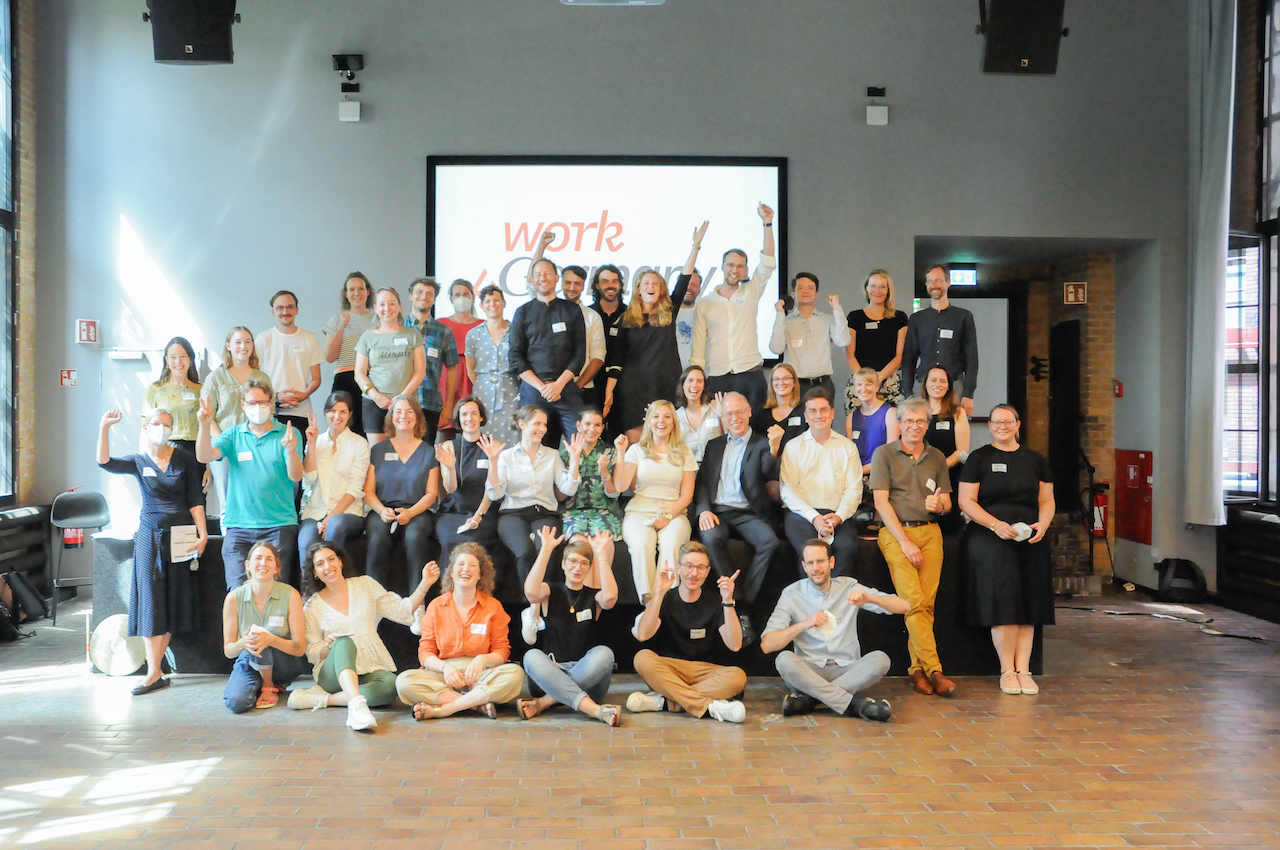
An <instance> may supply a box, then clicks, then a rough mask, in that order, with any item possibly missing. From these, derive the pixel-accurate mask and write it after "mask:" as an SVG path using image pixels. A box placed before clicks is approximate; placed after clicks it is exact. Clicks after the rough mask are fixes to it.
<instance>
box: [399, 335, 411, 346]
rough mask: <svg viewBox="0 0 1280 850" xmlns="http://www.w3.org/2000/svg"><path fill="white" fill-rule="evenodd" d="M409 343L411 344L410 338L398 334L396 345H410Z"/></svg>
mask: <svg viewBox="0 0 1280 850" xmlns="http://www.w3.org/2000/svg"><path fill="white" fill-rule="evenodd" d="M408 344H409V340H408V339H406V338H404V337H402V336H398V337H396V345H408Z"/></svg>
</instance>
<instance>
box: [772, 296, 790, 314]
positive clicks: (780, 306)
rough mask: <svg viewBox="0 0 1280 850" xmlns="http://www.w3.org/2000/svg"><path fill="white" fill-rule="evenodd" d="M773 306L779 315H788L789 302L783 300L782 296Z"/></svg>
mask: <svg viewBox="0 0 1280 850" xmlns="http://www.w3.org/2000/svg"><path fill="white" fill-rule="evenodd" d="M773 307H774V309H775V310H777V311H778V315H779V316H785V315H787V302H785V301H783V300H782V299H781V298H779V299H778V303H777V304H774V305H773Z"/></svg>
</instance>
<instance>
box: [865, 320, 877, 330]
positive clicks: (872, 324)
mask: <svg viewBox="0 0 1280 850" xmlns="http://www.w3.org/2000/svg"><path fill="white" fill-rule="evenodd" d="M879 327H880V323H879V322H867V330H869V331H874V330H876V329H877V328H879Z"/></svg>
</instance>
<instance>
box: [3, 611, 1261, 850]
mask: <svg viewBox="0 0 1280 850" xmlns="http://www.w3.org/2000/svg"><path fill="white" fill-rule="evenodd" d="M1069 604H1076V605H1085V606H1097V607H1108V608H1113V609H1121V610H1126V611H1148V612H1150V611H1161V610H1167V609H1160V608H1153V607H1151V606H1150V605H1149V604H1147V605H1144V604H1143V601H1142V600H1140V599H1134V598H1130V599H1116V598H1108V599H1106V600H1105V601H1099V600H1077V601H1076V602H1074V603H1069ZM80 608H81V609H82V608H83V605H81V606H80ZM1198 610H1200V611H1203V612H1204V613H1205V615H1206V616H1209V617H1213V618H1215V621H1214V623H1213V624H1212V626H1211V628H1216V629H1219V630H1221V631H1225V632H1232V633H1239V634H1247V635H1256V636H1260V637H1265V638H1267V642H1265V643H1255V642H1250V641H1245V640H1236V639H1232V638H1228V637H1214V636H1210V635H1206V634H1203V633H1201V632H1200V631H1199V629H1198V627H1197V626H1196V625H1193V624H1191V623H1187V622H1183V621H1178V620H1164V619H1155V618H1151V617H1145V616H1144V617H1135V616H1123V617H1121V616H1108V615H1106V614H1102V613H1096V612H1088V611H1077V610H1062V611H1060V612H1059V625H1058V626H1057V627H1055V628H1053V629H1051V630H1050V632H1049V636H1050V638H1051V640H1049V641H1048V642H1047V644H1046V665H1047V672H1046V675H1045V676H1044V677H1042V679H1041V680H1040V683H1041V685H1042V687H1043V691H1042V693H1041V694H1040V695H1039V696H1038V697H1026V696H1021V697H1010V696H1004V695H1002V694H1001V693H1000V692H999V690H998V689H997V686H996V682H995V680H993V679H961V680H960V682H959V684H960V691H959V694H958V696H957V697H956V698H955V699H953V700H950V701H943V700H940V699H937V698H930V697H920V696H916V695H914V694H911V693H909V692H908V691H907V689H906V686H905V684H904V682H903V680H901V679H895V680H889V681H886V682H884V683H882V684H881V685H880V686H879V687H878V688H877V690H876V693H875V695H877V696H883V697H887V698H889V699H891V700H892V701H893V705H894V711H895V716H894V718H893V720H892V722H890V723H889V724H887V725H880V724H871V723H866V722H861V721H852V720H846V719H843V718H837V717H833V716H832V715H830V714H828V713H826V712H821V713H818V714H816V715H813V716H812V717H809V718H787V719H783V718H782V717H780V716H779V715H778V714H776V711H777V710H778V705H779V699H780V697H781V693H782V691H781V689H780V687H779V683H778V681H777V680H758V681H755V682H753V683H752V685H751V686H750V689H749V693H748V700H747V702H748V709H749V716H748V721H747V723H745V724H743V725H741V726H731V725H727V724H719V723H715V722H713V721H711V720H704V721H694V720H690V719H688V718H686V717H683V716H668V715H652V714H650V715H627V716H626V718H625V722H624V725H623V726H622V728H620V729H615V730H610V729H608V728H606V727H605V726H603V725H601V724H599V723H595V722H593V721H588V720H585V719H582V718H580V717H578V716H574V715H571V714H568V713H565V712H560V711H555V712H552V713H550V714H549V715H544V716H541V717H539V718H537V719H535V720H533V721H530V722H527V723H521V722H519V721H518V720H516V719H515V716H514V714H513V713H511V712H507V713H504V714H503V715H502V716H501V719H500V720H498V721H496V722H494V721H489V720H485V719H484V718H481V717H478V716H469V717H466V718H465V719H457V720H442V721H435V722H433V723H422V724H415V723H413V722H412V721H411V720H410V719H409V717H408V714H407V712H406V711H402V710H396V711H382V712H378V717H379V721H380V724H381V725H380V726H379V727H378V730H377V734H374V735H357V734H356V733H352V732H351V731H349V730H348V729H347V728H346V727H345V726H344V725H343V721H344V712H343V711H341V710H328V711H321V712H317V713H302V712H293V711H289V710H288V709H286V708H284V707H280V708H276V709H274V710H271V711H269V712H261V713H258V714H255V715H250V716H243V717H234V716H231V715H229V714H228V713H227V712H226V711H225V710H223V708H222V706H221V701H220V699H219V697H220V694H221V688H222V682H221V681H219V680H215V679H213V678H212V677H177V679H176V681H175V684H174V686H173V687H172V688H170V689H169V690H168V691H164V692H160V693H158V694H155V695H152V696H148V697H146V698H136V699H135V698H131V697H129V696H128V695H127V688H128V687H130V686H131V684H132V682H131V681H130V680H124V679H108V678H106V677H103V676H91V675H88V674H87V673H85V672H84V669H83V666H82V665H83V654H82V650H83V640H84V638H83V628H84V627H83V617H82V615H81V616H77V615H76V614H75V612H76V611H77V607H76V606H67V607H65V608H64V609H63V611H64V612H65V613H64V615H63V618H62V619H60V624H61V625H62V628H60V629H58V630H53V629H51V628H50V627H49V626H48V625H47V624H42V625H41V626H40V627H39V630H38V631H39V635H38V637H36V638H34V639H31V640H28V641H24V642H23V643H22V644H20V645H18V646H16V647H15V646H12V645H10V646H0V846H5V847H18V846H39V847H42V848H55V847H66V848H84V850H89V848H100V850H108V848H120V850H159V848H164V847H168V848H174V850H177V848H185V847H191V848H193V850H194V848H201V850H206V849H209V850H212V849H213V848H232V847H235V848H257V847H261V848H270V850H290V848H303V847H305V848H307V850H325V848H334V850H338V848H342V850H360V848H372V847H377V848H393V847H404V848H413V850H430V848H435V847H455V846H456V847H467V848H476V850H484V849H485V848H498V847H501V848H507V847H522V848H524V847H527V848H576V849H577V850H586V848H590V847H605V846H607V847H610V848H619V850H621V848H654V850H657V848H718V847H730V848H770V847H779V848H782V847H786V848H801V847H803V848H835V847H947V848H962V847H993V846H994V847H1060V846H1088V847H1099V846H1122V845H1142V846H1154V847H1172V846H1201V845H1215V846H1219V847H1245V846H1261V847H1280V753H1278V752H1277V749H1278V747H1280V664H1278V663H1277V657H1276V650H1277V648H1278V647H1280V627H1278V626H1275V625H1272V624H1269V623H1265V622H1262V621H1258V620H1253V619H1251V618H1248V617H1245V616H1242V615H1239V614H1234V613H1231V612H1225V611H1222V610H1220V609H1217V608H1214V607H1213V606H1198ZM634 681H635V680H634V679H631V678H630V677H628V678H627V679H624V680H622V681H615V684H614V694H615V697H616V699H615V701H621V700H623V699H624V698H625V694H626V693H627V691H629V690H630V689H631V687H632V685H633V683H634Z"/></svg>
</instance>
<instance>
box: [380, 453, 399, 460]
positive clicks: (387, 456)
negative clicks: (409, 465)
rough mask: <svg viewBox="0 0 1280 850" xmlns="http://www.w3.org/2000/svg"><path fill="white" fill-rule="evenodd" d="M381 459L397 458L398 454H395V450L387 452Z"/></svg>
mask: <svg viewBox="0 0 1280 850" xmlns="http://www.w3.org/2000/svg"><path fill="white" fill-rule="evenodd" d="M382 459H383V460H399V459H400V455H398V454H396V453H395V452H387V453H386V455H384V456H383V458H382Z"/></svg>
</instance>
